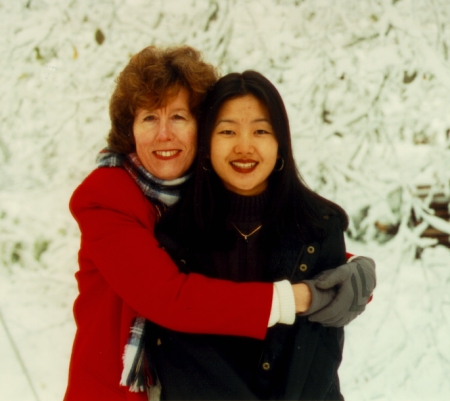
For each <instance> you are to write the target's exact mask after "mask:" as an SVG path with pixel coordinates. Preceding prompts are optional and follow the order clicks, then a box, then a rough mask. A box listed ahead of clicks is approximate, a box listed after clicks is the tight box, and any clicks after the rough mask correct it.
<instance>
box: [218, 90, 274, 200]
mask: <svg viewBox="0 0 450 401" xmlns="http://www.w3.org/2000/svg"><path fill="white" fill-rule="evenodd" d="M277 155H278V142H277V140H276V138H275V133H274V132H273V128H272V125H271V123H270V117H269V112H268V111H267V108H266V107H265V106H264V105H263V104H262V103H261V102H260V101H259V100H258V99H257V98H256V97H255V96H253V95H245V96H242V97H238V98H235V99H231V100H227V101H226V102H224V103H223V104H222V106H221V108H220V110H219V113H218V115H217V118H216V121H215V124H214V129H213V132H212V136H211V164H212V167H213V169H214V171H215V172H216V173H217V175H218V176H219V177H220V179H221V180H222V182H223V184H224V185H225V187H226V188H227V189H228V190H230V191H232V192H235V193H237V194H240V195H245V196H251V195H257V194H259V193H261V192H263V191H264V190H265V189H266V188H267V182H268V178H269V175H270V173H271V172H272V171H273V169H274V167H275V163H276V161H277Z"/></svg>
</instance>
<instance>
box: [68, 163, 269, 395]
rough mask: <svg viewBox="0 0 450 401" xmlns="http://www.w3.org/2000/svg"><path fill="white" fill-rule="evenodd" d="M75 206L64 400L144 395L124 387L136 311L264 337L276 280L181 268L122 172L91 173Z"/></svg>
mask: <svg viewBox="0 0 450 401" xmlns="http://www.w3.org/2000/svg"><path fill="white" fill-rule="evenodd" d="M70 210H71V212H72V214H73V216H74V218H75V219H76V220H77V222H78V225H79V227H80V230H81V247H80V251H79V267H80V268H79V271H78V272H77V273H76V275H75V276H76V278H77V280H78V288H79V292H80V293H79V295H78V297H77V299H76V301H75V304H74V315H75V321H76V324H77V333H76V336H75V341H74V345H73V350H72V358H71V362H70V369H69V383H68V387H67V391H66V395H65V398H64V399H65V400H66V401H90V400H92V401H94V400H95V401H101V400H108V401H114V400H133V399H135V400H145V399H146V396H145V394H144V393H131V392H129V391H128V389H127V388H126V387H122V386H120V385H119V381H120V376H121V371H122V355H123V351H124V347H125V344H126V342H127V339H128V335H129V329H130V326H131V323H132V320H133V318H134V317H135V316H137V315H141V316H144V317H146V318H147V319H149V320H151V321H153V322H155V323H157V324H159V325H161V326H165V327H167V328H169V329H172V330H176V331H183V332H192V333H205V334H226V335H241V336H248V337H253V338H258V339H263V338H264V337H265V334H266V330H267V323H268V319H269V315H270V309H271V304H272V294H273V285H272V284H271V283H233V282H229V281H224V280H216V279H210V278H206V277H204V276H201V275H199V274H194V273H192V274H189V275H186V274H182V273H180V272H179V270H178V268H177V267H176V265H175V264H174V263H173V262H172V260H171V259H170V257H169V256H168V255H167V254H166V253H165V251H164V250H162V249H161V248H159V246H158V243H157V241H156V240H155V238H154V236H153V226H154V224H155V218H156V212H155V209H154V207H153V206H152V204H151V203H150V202H149V201H148V200H147V198H146V197H145V196H144V195H143V193H142V192H141V190H140V189H139V188H138V187H137V185H136V184H135V182H134V181H133V180H132V178H131V177H130V176H129V174H128V173H127V172H126V171H125V170H123V169H121V168H117V167H114V168H100V169H97V170H95V171H93V172H92V173H91V174H90V175H89V176H88V177H87V178H86V179H85V180H84V182H83V183H82V184H81V185H80V186H79V187H78V188H77V189H76V190H75V192H74V194H73V196H72V199H71V201H70Z"/></svg>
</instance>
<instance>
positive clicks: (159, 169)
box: [133, 88, 197, 180]
mask: <svg viewBox="0 0 450 401" xmlns="http://www.w3.org/2000/svg"><path fill="white" fill-rule="evenodd" d="M133 134H134V139H135V141H136V153H137V155H138V157H139V159H140V160H141V162H142V164H143V165H144V167H145V168H146V169H147V170H148V171H149V172H150V173H151V174H153V175H154V176H155V177H158V178H160V179H163V180H172V179H175V178H178V177H180V176H182V175H183V174H184V173H186V171H187V170H188V169H189V167H190V166H191V164H192V162H193V161H194V158H195V154H196V152H197V121H196V119H195V117H194V116H193V115H192V113H191V111H190V109H189V93H188V91H187V90H186V89H184V88H181V89H180V91H179V92H178V94H177V95H176V96H174V97H173V98H172V99H170V101H168V102H167V104H166V105H165V106H164V107H160V108H157V109H154V110H146V109H138V110H137V112H136V116H135V118H134V123H133Z"/></svg>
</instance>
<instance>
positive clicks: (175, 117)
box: [173, 114, 186, 120]
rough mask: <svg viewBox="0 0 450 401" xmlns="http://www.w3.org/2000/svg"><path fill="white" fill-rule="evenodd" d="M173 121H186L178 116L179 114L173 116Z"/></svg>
mask: <svg viewBox="0 0 450 401" xmlns="http://www.w3.org/2000/svg"><path fill="white" fill-rule="evenodd" d="M173 119H174V120H186V119H185V118H184V117H183V116H182V115H180V114H175V115H174V116H173Z"/></svg>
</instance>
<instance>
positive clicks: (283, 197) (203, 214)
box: [179, 70, 348, 241]
mask: <svg viewBox="0 0 450 401" xmlns="http://www.w3.org/2000/svg"><path fill="white" fill-rule="evenodd" d="M245 95H253V96H255V97H256V98H257V99H258V100H259V101H261V102H262V104H264V105H265V106H266V108H267V110H268V112H269V116H270V120H271V124H272V127H273V130H274V133H275V137H276V139H277V141H278V156H279V157H280V162H277V166H276V168H277V167H281V165H280V163H281V160H283V161H284V166H283V168H282V169H281V170H280V171H275V170H274V171H273V172H272V173H271V175H270V177H269V181H268V189H269V194H270V201H269V207H268V210H267V213H266V214H265V216H263V227H264V228H265V230H264V232H265V233H266V235H265V236H266V238H267V236H270V237H273V238H278V239H281V238H283V237H285V236H286V235H290V234H291V233H292V232H293V231H296V232H298V234H299V235H300V237H301V238H302V239H304V240H305V241H306V240H311V239H320V238H323V236H324V235H325V233H326V220H325V219H324V215H330V214H335V215H338V216H339V218H340V221H341V226H342V229H343V230H345V229H346V228H347V225H348V218H347V214H346V213H345V211H344V210H343V209H342V208H341V207H340V206H338V205H337V204H335V203H333V202H331V201H329V200H328V199H325V198H323V197H321V196H320V195H318V194H316V193H315V192H313V191H312V190H311V189H309V188H308V187H307V185H306V184H305V183H304V181H303V179H302V178H301V176H300V173H299V171H298V170H297V167H296V164H295V161H294V156H293V152H292V145H291V134H290V129H289V120H288V117H287V113H286V109H285V106H284V103H283V100H282V99H281V96H280V94H279V92H278V90H277V89H276V88H275V86H274V85H273V84H272V83H271V82H270V81H269V80H268V79H267V78H265V77H264V76H263V75H261V74H260V73H258V72H256V71H251V70H249V71H245V72H243V73H242V74H240V73H231V74H228V75H226V76H224V77H222V78H221V79H220V80H219V81H218V82H217V83H216V84H215V85H214V87H213V88H212V90H211V91H210V92H209V93H208V95H207V97H206V100H205V104H204V108H203V113H202V115H201V119H200V121H199V135H198V138H199V139H198V140H199V144H198V154H197V160H196V165H195V167H194V172H195V177H194V180H193V181H192V183H191V187H190V188H189V189H188V191H187V194H186V198H185V200H184V202H183V204H182V205H181V214H180V216H181V219H180V223H181V224H180V226H179V227H180V230H181V232H183V231H184V232H185V233H186V236H188V237H191V238H192V237H193V233H195V232H196V231H197V229H198V230H199V232H203V233H204V234H206V237H207V238H210V237H214V236H215V234H217V233H220V232H223V231H227V230H226V217H227V210H226V207H227V202H225V201H224V200H225V199H226V197H227V196H226V190H225V188H224V186H223V185H222V183H221V180H220V178H219V177H218V176H217V174H216V173H215V172H214V171H213V170H212V168H211V164H210V162H209V156H210V144H211V136H212V132H213V128H214V124H215V121H216V118H217V115H218V113H219V110H220V108H221V106H222V105H223V103H224V102H225V101H227V100H230V99H235V98H239V97H242V96H245ZM193 212H194V214H193ZM224 229H225V230H224ZM195 235H198V233H196V234H195ZM183 236H184V235H183ZM215 238H216V239H217V236H215ZM273 238H272V239H273Z"/></svg>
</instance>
